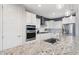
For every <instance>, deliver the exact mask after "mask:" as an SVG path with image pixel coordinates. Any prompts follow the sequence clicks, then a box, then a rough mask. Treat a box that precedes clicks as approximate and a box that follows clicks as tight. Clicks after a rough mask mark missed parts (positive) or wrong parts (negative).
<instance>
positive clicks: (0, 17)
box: [0, 5, 2, 51]
mask: <svg viewBox="0 0 79 59" xmlns="http://www.w3.org/2000/svg"><path fill="white" fill-rule="evenodd" d="M1 50H2V5H0V51H1Z"/></svg>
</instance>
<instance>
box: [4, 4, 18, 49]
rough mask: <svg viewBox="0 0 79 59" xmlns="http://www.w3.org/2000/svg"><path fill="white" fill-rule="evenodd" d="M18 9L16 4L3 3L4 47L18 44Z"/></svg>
mask: <svg viewBox="0 0 79 59" xmlns="http://www.w3.org/2000/svg"><path fill="white" fill-rule="evenodd" d="M17 35H18V9H17V7H16V5H3V36H4V38H3V49H8V48H13V47H16V46H17V45H18V40H19V38H18V37H17Z"/></svg>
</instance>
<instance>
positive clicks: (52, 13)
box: [24, 4, 74, 19]
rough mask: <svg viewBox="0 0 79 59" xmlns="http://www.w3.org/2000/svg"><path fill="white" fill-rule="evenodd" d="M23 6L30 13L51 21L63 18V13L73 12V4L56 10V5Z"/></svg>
mask: <svg viewBox="0 0 79 59" xmlns="http://www.w3.org/2000/svg"><path fill="white" fill-rule="evenodd" d="M24 6H25V8H26V10H28V11H30V12H32V13H35V14H38V15H40V16H44V17H46V18H51V19H52V18H58V17H62V16H65V13H66V12H67V11H69V10H72V9H73V10H72V12H71V13H73V12H74V5H73V4H64V5H62V8H60V9H58V7H57V4H40V5H39V4H24Z"/></svg>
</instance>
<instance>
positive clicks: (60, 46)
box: [4, 36, 79, 55]
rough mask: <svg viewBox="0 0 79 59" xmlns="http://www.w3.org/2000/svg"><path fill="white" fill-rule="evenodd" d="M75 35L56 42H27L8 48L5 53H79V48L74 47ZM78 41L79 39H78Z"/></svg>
mask: <svg viewBox="0 0 79 59" xmlns="http://www.w3.org/2000/svg"><path fill="white" fill-rule="evenodd" d="M73 40H76V39H74V38H73V37H70V36H69V37H65V36H63V37H62V38H61V40H59V41H57V42H56V43H54V44H51V43H48V42H45V41H44V40H34V41H30V42H26V44H24V45H21V46H18V47H15V48H11V49H7V50H5V51H4V52H5V54H12V55H64V54H66V55H70V54H79V49H78V50H76V49H74V41H73ZM76 42H77V41H76ZM75 51H76V53H75Z"/></svg>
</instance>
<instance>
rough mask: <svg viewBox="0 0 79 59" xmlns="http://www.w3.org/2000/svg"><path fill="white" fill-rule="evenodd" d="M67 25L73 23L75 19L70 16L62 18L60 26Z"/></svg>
mask: <svg viewBox="0 0 79 59" xmlns="http://www.w3.org/2000/svg"><path fill="white" fill-rule="evenodd" d="M69 23H75V17H74V16H70V17H68V18H63V20H62V24H69Z"/></svg>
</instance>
